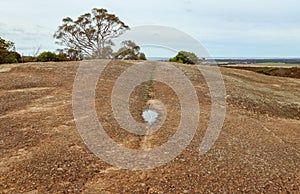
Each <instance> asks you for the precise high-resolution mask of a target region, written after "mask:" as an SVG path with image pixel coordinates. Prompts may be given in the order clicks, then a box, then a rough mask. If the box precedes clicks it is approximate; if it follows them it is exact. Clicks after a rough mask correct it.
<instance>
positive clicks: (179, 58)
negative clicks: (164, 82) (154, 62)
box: [169, 51, 199, 64]
mask: <svg viewBox="0 0 300 194" xmlns="http://www.w3.org/2000/svg"><path fill="white" fill-rule="evenodd" d="M169 61H170V62H177V63H184V64H196V63H198V62H199V58H198V57H197V55H196V54H195V53H192V52H187V51H180V52H179V53H178V54H177V55H176V56H175V57H173V58H171V59H169Z"/></svg>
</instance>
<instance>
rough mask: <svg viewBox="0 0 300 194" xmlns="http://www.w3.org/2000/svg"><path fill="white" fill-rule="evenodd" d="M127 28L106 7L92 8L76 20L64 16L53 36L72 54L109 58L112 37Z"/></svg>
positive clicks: (117, 35)
mask: <svg viewBox="0 0 300 194" xmlns="http://www.w3.org/2000/svg"><path fill="white" fill-rule="evenodd" d="M128 29H129V26H127V25H126V24H125V23H124V22H122V21H121V20H120V19H119V18H118V17H117V16H115V15H114V14H109V13H108V12H107V10H106V9H97V8H94V9H93V10H92V13H86V14H83V15H81V16H79V17H78V18H77V19H76V20H73V19H71V18H70V17H67V18H64V19H63V24H62V25H61V26H59V27H58V30H57V32H56V33H55V34H54V38H56V39H58V40H59V41H58V42H57V43H58V44H60V45H63V46H65V47H67V50H71V51H72V53H73V54H74V53H78V54H81V55H84V56H85V57H89V58H110V57H112V54H113V50H112V49H111V46H113V45H114V44H113V41H112V39H114V38H117V37H119V36H120V35H122V34H123V33H124V32H125V31H126V30H128Z"/></svg>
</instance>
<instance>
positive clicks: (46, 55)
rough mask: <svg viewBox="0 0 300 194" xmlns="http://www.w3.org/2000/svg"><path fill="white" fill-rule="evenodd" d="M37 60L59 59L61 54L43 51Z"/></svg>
mask: <svg viewBox="0 0 300 194" xmlns="http://www.w3.org/2000/svg"><path fill="white" fill-rule="evenodd" d="M36 60H37V61H38V62H47V61H59V56H58V55H57V54H55V53H53V52H50V51H46V52H42V53H41V54H40V55H39V56H38V57H37V58H36Z"/></svg>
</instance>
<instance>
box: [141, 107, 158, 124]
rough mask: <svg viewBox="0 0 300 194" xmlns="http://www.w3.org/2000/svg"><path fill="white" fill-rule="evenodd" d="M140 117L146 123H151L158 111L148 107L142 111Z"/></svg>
mask: <svg viewBox="0 0 300 194" xmlns="http://www.w3.org/2000/svg"><path fill="white" fill-rule="evenodd" d="M142 117H143V118H144V121H146V122H147V123H148V125H152V124H153V123H154V122H155V121H156V119H157V117H158V113H157V112H156V111H154V110H151V109H148V110H145V111H143V114H142Z"/></svg>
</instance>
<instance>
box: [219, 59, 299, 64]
mask: <svg viewBox="0 0 300 194" xmlns="http://www.w3.org/2000/svg"><path fill="white" fill-rule="evenodd" d="M215 61H216V62H218V63H225V64H228V65H230V64H253V63H285V64H300V58H295V59H215Z"/></svg>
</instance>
